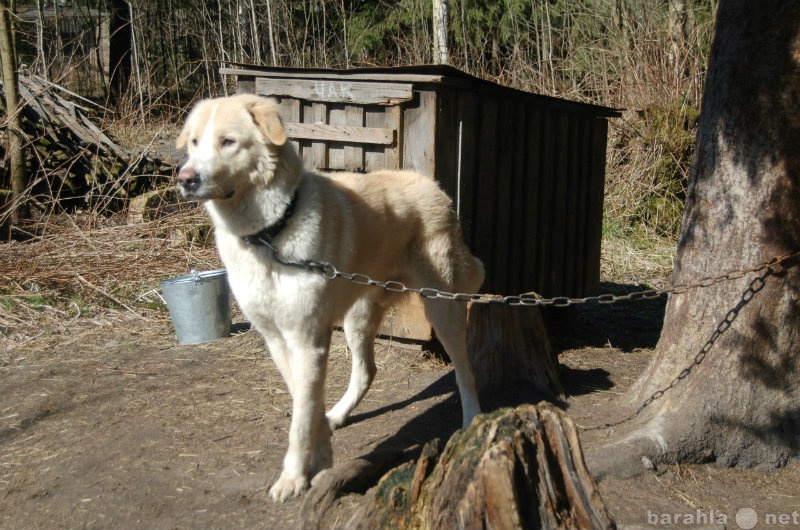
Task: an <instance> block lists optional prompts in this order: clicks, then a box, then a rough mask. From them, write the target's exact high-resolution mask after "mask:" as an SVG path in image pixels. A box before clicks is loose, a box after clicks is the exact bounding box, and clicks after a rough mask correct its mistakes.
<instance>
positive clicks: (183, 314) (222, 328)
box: [159, 269, 231, 344]
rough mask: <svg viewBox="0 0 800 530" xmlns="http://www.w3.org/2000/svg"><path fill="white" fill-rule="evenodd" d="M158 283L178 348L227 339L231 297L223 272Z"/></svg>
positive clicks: (188, 276) (210, 272)
mask: <svg viewBox="0 0 800 530" xmlns="http://www.w3.org/2000/svg"><path fill="white" fill-rule="evenodd" d="M159 283H160V284H161V291H162V292H163V293H164V299H165V300H166V302H167V308H168V309H169V316H170V317H171V318H172V325H173V326H174V327H175V334H176V335H177V336H178V342H179V343H180V344H199V343H201V342H210V341H212V340H216V339H220V338H222V337H226V336H228V334H229V333H230V331H231V293H230V288H229V287H228V273H227V272H226V271H225V269H219V270H215V271H207V272H196V271H191V272H190V273H189V274H187V275H185V276H177V277H175V278H169V279H167V280H161V281H160V282H159Z"/></svg>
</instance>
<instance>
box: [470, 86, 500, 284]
mask: <svg viewBox="0 0 800 530" xmlns="http://www.w3.org/2000/svg"><path fill="white" fill-rule="evenodd" d="M478 101H479V103H480V105H481V108H480V110H479V112H480V122H479V126H478V127H479V129H478V135H479V138H478V144H479V146H480V156H479V157H478V172H477V179H476V182H475V188H474V189H475V194H476V199H475V212H474V214H475V215H474V221H473V223H474V224H473V230H474V234H475V239H474V241H473V250H474V252H475V255H476V256H478V258H480V259H481V261H483V263H484V265H485V266H486V281H485V283H484V290H485V291H486V292H489V293H497V292H498V291H497V281H496V278H497V270H498V257H497V254H496V253H495V246H494V239H495V237H496V234H497V231H496V227H495V223H496V219H495V213H496V212H495V208H496V206H497V203H496V201H495V193H496V191H497V187H496V185H495V179H496V178H497V141H498V138H497V112H498V108H497V107H498V105H497V100H496V99H494V98H480V99H479V100H478ZM500 294H504V293H500Z"/></svg>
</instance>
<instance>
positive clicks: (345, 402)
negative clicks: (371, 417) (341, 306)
mask: <svg viewBox="0 0 800 530" xmlns="http://www.w3.org/2000/svg"><path fill="white" fill-rule="evenodd" d="M381 302H383V301H381ZM381 302H378V301H376V300H374V299H372V298H370V297H368V296H366V297H364V298H361V299H360V300H358V301H357V302H356V303H355V304H354V305H353V307H351V308H350V310H349V311H348V312H347V314H346V315H345V317H344V335H345V339H346V340H347V347H348V348H350V352H351V354H352V355H353V366H352V369H351V372H350V383H349V385H348V386H347V391H346V392H345V393H344V395H343V396H342V398H341V399H340V400H339V402H338V403H336V405H335V406H334V407H333V408H332V409H331V410H330V412H328V414H327V416H328V422H329V423H330V425H331V428H332V429H338V428H339V427H341V426H342V425H344V423H345V422H346V421H347V417H348V416H349V415H350V413H351V412H352V411H353V409H354V408H355V407H356V405H358V403H359V402H360V401H361V399H362V398H363V397H364V395H365V394H366V393H367V390H369V387H370V385H371V384H372V380H373V379H374V378H375V372H376V370H377V369H376V367H375V335H377V333H378V327H379V326H380V324H381V319H382V318H383V314H384V312H385V311H386V307H387V306H386V305H385V304H383V303H381Z"/></svg>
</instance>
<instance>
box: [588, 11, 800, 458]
mask: <svg viewBox="0 0 800 530" xmlns="http://www.w3.org/2000/svg"><path fill="white" fill-rule="evenodd" d="M799 32H800V3H797V2H783V1H779V0H770V1H764V2H757V3H754V2H751V1H749V0H722V2H721V3H720V7H719V11H718V19H717V24H716V34H715V36H714V43H713V46H712V50H711V56H710V59H709V71H708V78H707V81H706V85H705V94H704V97H703V105H702V116H701V119H700V125H699V130H698V137H697V144H696V152H695V161H694V165H693V167H692V171H691V174H690V179H689V190H688V194H687V201H686V211H685V214H684V219H683V225H682V229H681V236H680V240H679V243H678V254H677V259H676V265H675V273H674V280H673V281H674V283H675V284H685V283H691V282H693V281H696V280H698V279H700V278H704V277H709V276H717V275H719V274H721V273H723V272H726V271H731V270H739V269H745V268H747V267H749V266H751V265H754V264H758V263H762V262H767V261H769V260H770V259H772V258H773V257H776V256H782V255H786V254H790V253H794V252H796V251H798V250H800V151H799V150H798V148H797V146H798V145H800V112H799V111H798V109H799V108H800V107H799V106H798V104H799V103H800V64H798V63H799V62H800V39H799V38H798V37H800V35H799ZM798 350H800V267H798V260H797V258H796V257H794V258H792V259H790V260H787V261H785V262H784V263H783V264H782V266H776V267H772V268H766V269H762V270H761V271H758V272H751V273H747V274H744V275H743V276H742V277H741V278H739V279H735V280H730V281H725V282H722V283H718V284H714V285H711V286H709V287H705V288H698V289H692V290H689V291H688V292H685V293H683V294H674V295H671V296H670V298H669V301H668V303H667V308H666V315H665V321H664V327H663V331H662V335H661V338H660V340H659V342H658V345H657V346H656V349H655V352H654V355H653V359H652V361H651V363H650V365H649V366H648V368H647V369H646V370H645V372H644V374H643V375H642V377H641V378H640V379H639V380H638V381H637V382H636V383H635V384H634V385H633V386H632V388H631V389H630V390H629V391H628V392H627V393H626V394H625V395H624V396H622V400H621V402H622V403H621V404H622V405H623V406H625V407H628V410H629V411H631V410H636V409H637V408H640V407H641V405H642V404H643V403H645V402H646V401H647V400H650V401H651V402H650V404H649V405H647V406H646V407H645V408H644V409H642V410H641V412H640V413H639V414H638V415H637V416H636V417H635V418H633V419H632V420H631V421H628V422H625V423H623V424H622V427H618V428H617V430H616V432H614V437H613V441H612V442H611V443H610V444H606V445H603V446H601V447H599V448H594V449H593V450H592V451H590V459H589V462H590V468H591V469H593V471H595V472H598V473H606V472H620V471H635V470H636V469H637V466H638V467H639V468H641V462H642V456H645V457H647V458H649V459H650V460H651V461H652V462H653V463H656V464H657V463H662V462H663V463H674V462H705V461H715V462H717V463H718V464H720V465H724V466H738V467H751V466H767V467H775V466H781V465H783V464H785V463H786V462H787V460H788V459H789V458H790V457H791V456H793V455H796V454H797V452H798V448H799V447H800V353H799V352H798ZM662 392H663V394H662Z"/></svg>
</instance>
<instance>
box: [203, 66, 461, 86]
mask: <svg viewBox="0 0 800 530" xmlns="http://www.w3.org/2000/svg"><path fill="white" fill-rule="evenodd" d="M219 72H220V73H221V74H225V75H235V76H253V77H256V78H264V79H278V80H284V79H306V80H307V79H312V80H316V79H321V80H332V79H337V80H338V79H340V78H344V79H348V80H357V81H374V80H375V79H376V78H377V79H380V80H382V81H384V82H391V83H441V82H442V81H443V80H444V79H445V77H446V76H445V75H444V74H409V73H392V72H391V71H390V70H387V71H381V72H362V73H351V72H348V71H346V70H338V71H337V70H331V71H327V72H313V71H302V72H288V71H285V70H281V69H277V70H274V71H270V70H265V69H259V68H226V67H222V68H220V69H219Z"/></svg>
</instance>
